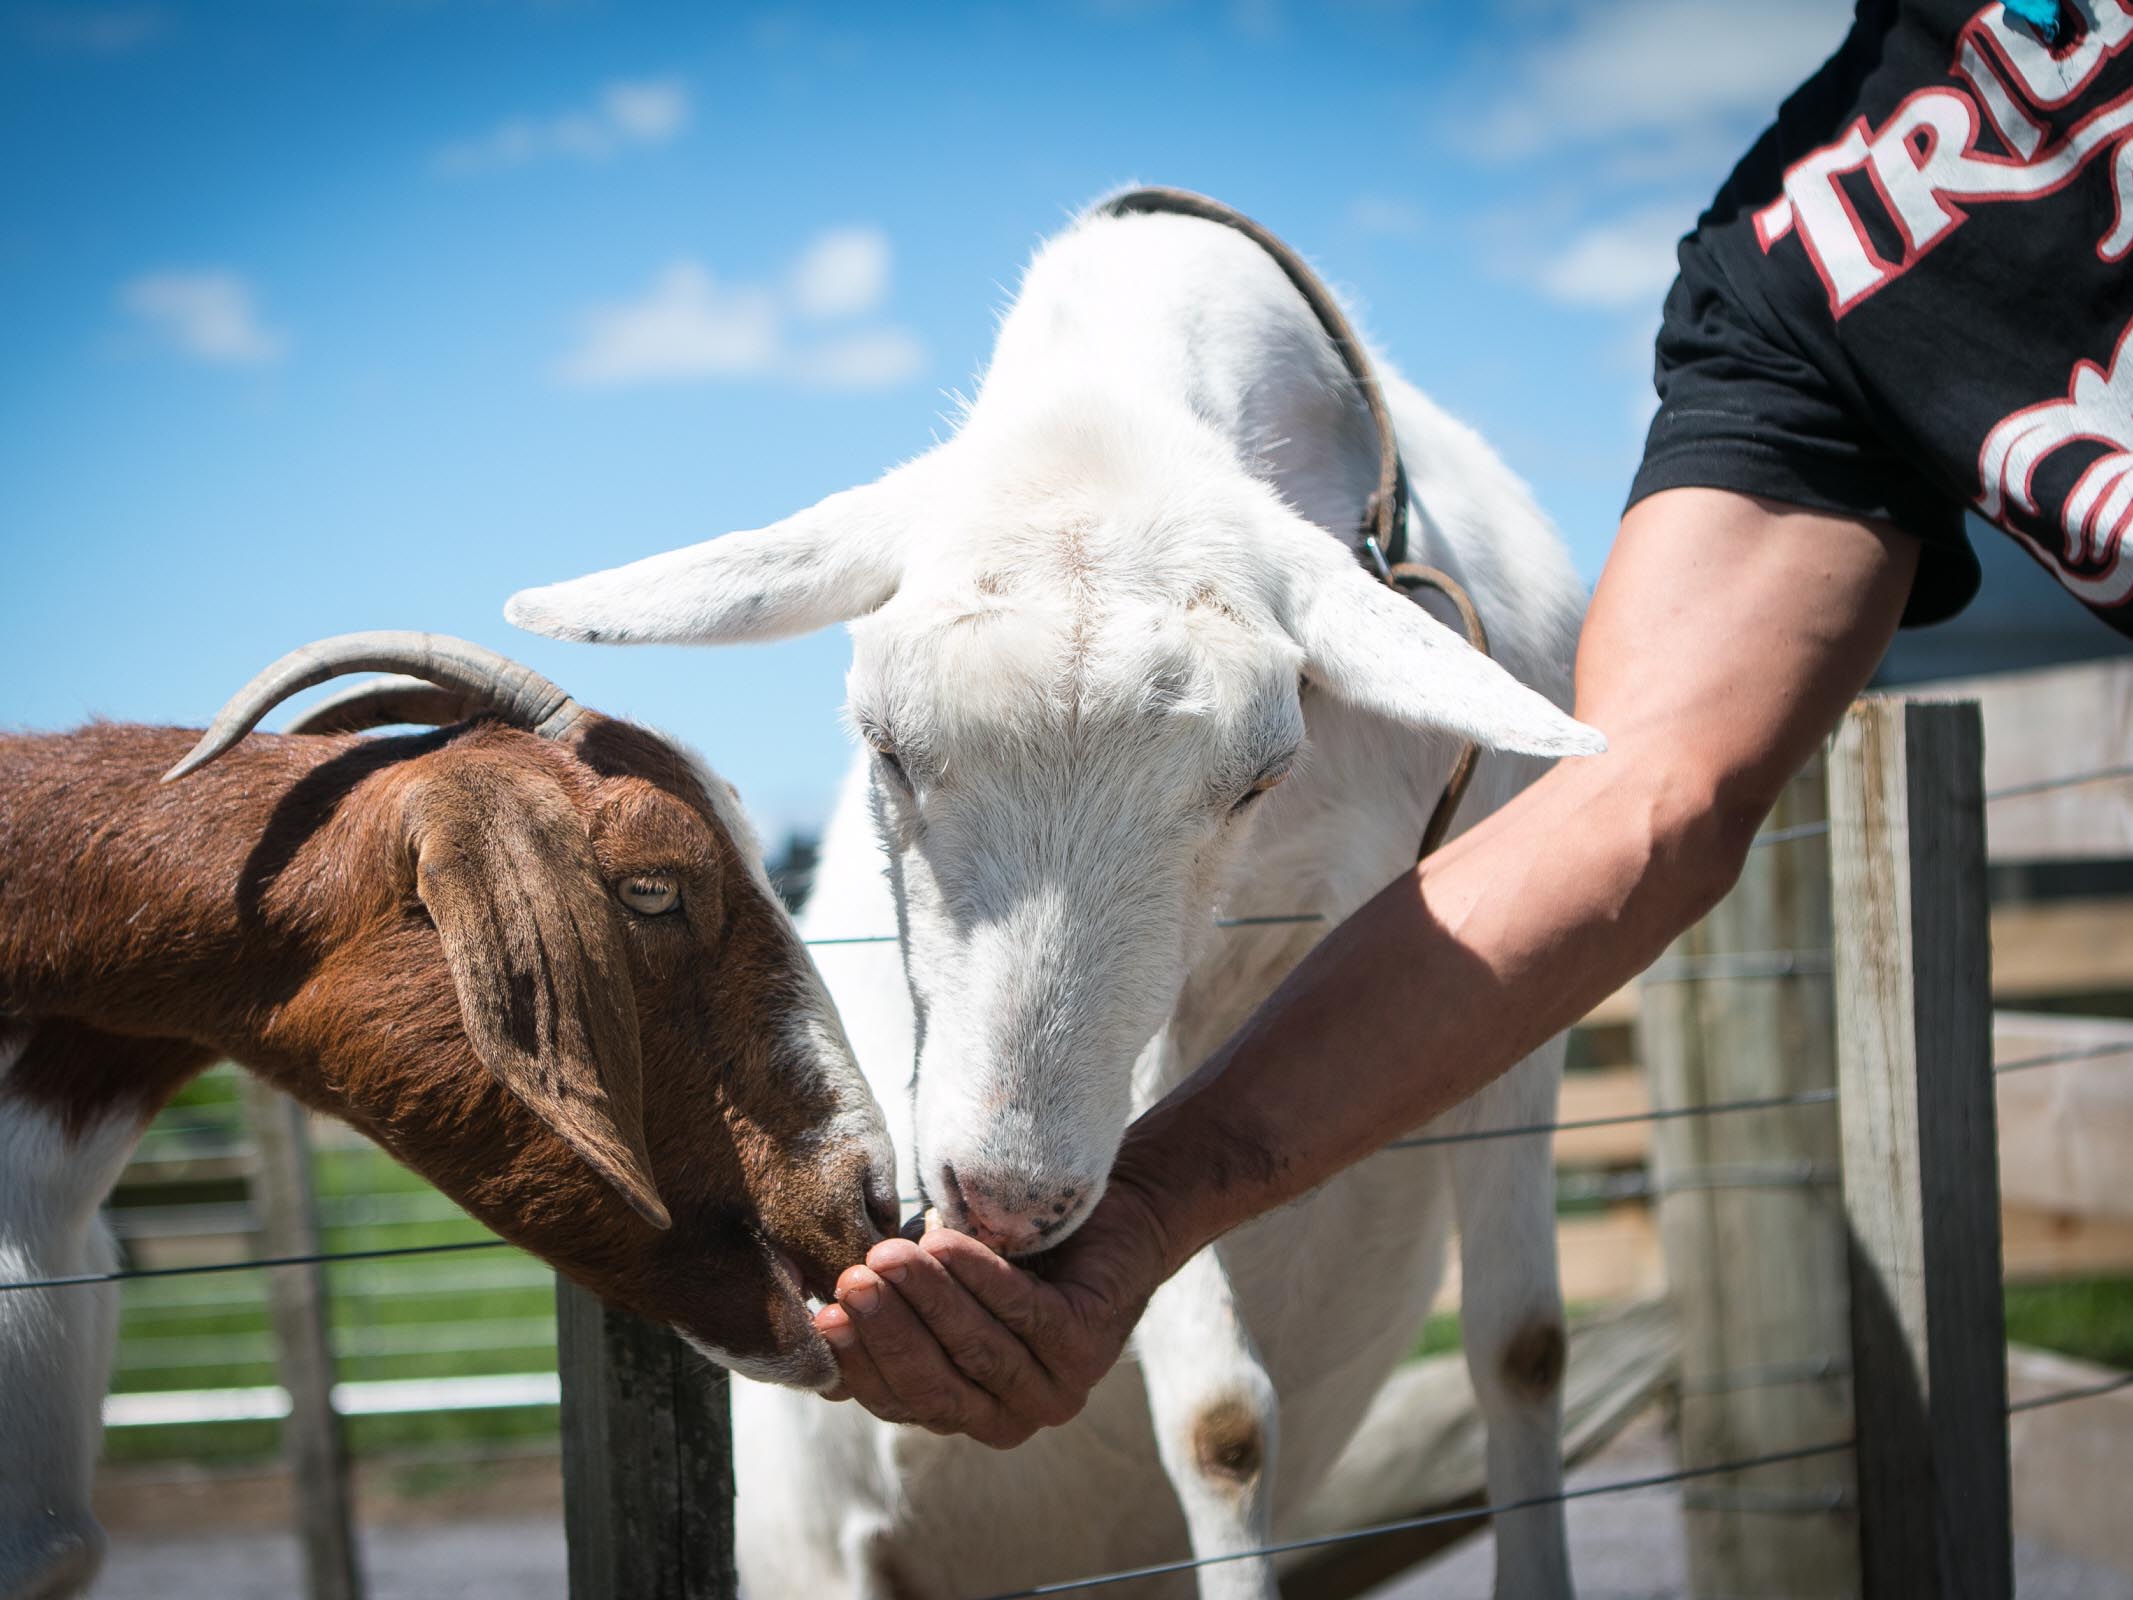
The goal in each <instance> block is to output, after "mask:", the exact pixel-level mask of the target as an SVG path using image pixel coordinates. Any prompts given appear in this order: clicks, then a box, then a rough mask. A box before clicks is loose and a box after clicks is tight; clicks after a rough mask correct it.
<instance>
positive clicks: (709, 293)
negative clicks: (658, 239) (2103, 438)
mask: <svg viewBox="0 0 2133 1600" xmlns="http://www.w3.org/2000/svg"><path fill="white" fill-rule="evenodd" d="M891 254H892V252H891V249H890V246H889V241H888V238H887V236H886V235H884V234H883V233H882V232H881V231H880V230H879V229H876V228H866V227H852V228H837V229H832V230H829V231H827V232H824V233H821V234H818V235H816V236H815V238H813V239H812V240H810V241H809V242H808V244H807V246H806V247H805V248H804V249H803V250H802V251H801V252H800V254H799V256H798V257H797V258H796V259H795V260H794V262H793V264H792V266H791V267H790V268H789V269H788V270H787V271H786V272H785V273H784V274H783V276H782V278H781V279H780V280H779V283H778V286H777V287H770V286H766V285H763V284H745V283H741V284H727V283H721V282H719V281H718V280H717V279H716V278H714V277H713V276H712V274H711V272H710V270H709V269H708V268H707V267H705V266H703V265H702V264H701V263H699V262H695V261H677V262H674V263H673V264H671V265H670V266H668V267H667V268H666V269H665V270H664V271H662V272H661V273H660V274H659V275H658V277H656V278H655V279H654V280H653V282H652V285H651V288H650V289H649V290H648V291H646V293H644V294H643V295H642V296H640V297H638V298H637V299H634V300H627V301H621V302H617V303H614V304H610V305H603V306H595V307H594V308H592V309H591V310H590V311H588V312H587V313H586V314H585V317H584V326H583V330H582V333H581V335H580V338H579V341H578V345H577V348H576V349H575V350H573V351H572V352H571V353H570V354H569V355H568V356H566V357H565V358H564V360H563V361H562V363H561V364H560V365H559V367H558V368H557V374H558V376H559V377H560V378H561V379H562V380H563V381H564V382H565V383H569V384H573V385H576V386H578V387H581V388H609V389H612V388H623V387H628V386H633V385H638V384H647V383H661V382H707V381H715V380H719V379H727V380H731V379H744V378H758V379H766V380H772V381H779V382H785V383H792V384H798V385H801V386H803V387H807V388H821V389H882V388H889V387H892V386H894V385H896V384H900V383H908V382H909V381H911V380H912V379H913V378H915V377H917V376H918V375H919V374H920V373H921V372H923V371H924V370H925V365H926V347H925V345H924V344H923V343H922V342H921V341H920V339H919V338H918V336H917V335H916V334H915V333H913V332H911V331H910V330H909V329H908V328H903V327H900V326H896V325H893V324H880V325H875V326H871V327H861V328H859V329H856V330H855V331H853V332H851V333H848V334H845V335H842V336H840V337H837V338H833V339H829V340H826V341H815V342H803V343H797V344H796V343H794V342H793V341H792V340H791V339H790V337H789V327H788V325H789V324H790V323H792V322H794V321H803V322H804V321H813V320H820V319H823V318H828V317H856V316H862V315H864V314H866V313H868V312H871V311H874V310H877V309H879V307H880V305H881V303H882V301H883V299H884V298H885V296H886V294H887V289H888V281H889V266H890V259H891Z"/></svg>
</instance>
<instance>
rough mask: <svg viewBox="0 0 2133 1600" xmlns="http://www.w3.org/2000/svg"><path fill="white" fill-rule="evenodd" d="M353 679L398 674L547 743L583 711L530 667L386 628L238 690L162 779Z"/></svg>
mask: <svg viewBox="0 0 2133 1600" xmlns="http://www.w3.org/2000/svg"><path fill="white" fill-rule="evenodd" d="M351 672H394V673H404V674H406V675H407V676H408V677H411V678H419V679H421V680H422V682H424V683H427V684H434V685H435V686H436V687H438V688H440V689H445V690H449V691H451V692H453V693H456V694H459V695H462V696H464V697H465V699H466V701H467V703H468V704H469V705H470V706H471V707H472V708H473V709H475V710H479V711H493V712H495V713H496V714H497V715H498V716H500V717H502V718H503V719H504V720H505V721H506V722H510V723H513V724H515V725H516V726H518V727H522V728H528V729H531V730H532V731H533V732H534V733H537V734H539V735H540V736H541V737H542V738H544V739H557V738H561V737H562V736H563V735H564V734H565V733H567V732H569V731H570V728H571V726H572V725H573V724H574V723H576V722H577V720H578V719H579V718H580V717H582V716H583V715H584V714H585V708H584V707H583V706H581V705H579V704H578V703H577V701H575V700H573V699H571V698H570V696H569V695H567V694H565V693H564V692H563V691H562V690H561V689H558V688H557V687H556V686H555V685H554V684H552V683H550V682H549V681H548V680H547V679H546V678H544V677H542V676H541V675H540V674H539V673H538V672H535V671H533V670H532V668H530V667H522V666H520V665H519V664H518V663H517V662H516V661H513V660H511V659H510V658H509V657H507V656H500V655H498V654H497V653H496V652H495V651H494V650H490V649H486V648H484V647H483V646H481V645H478V644H470V643H468V642H467V641H466V640H464V639H454V638H452V637H451V636H450V635H448V634H441V633H411V632H404V631H397V630H387V629H380V630H374V631H371V632H367V633H344V634H340V635H338V636H337V637H335V638H331V639H321V640H319V641H318V642H317V643H315V644H307V645H304V646H302V647H301V648H300V649H296V650H291V651H290V652H289V653H288V654H287V655H285V656H283V657H282V658H281V659H280V660H279V661H277V662H275V663H274V664H273V665H272V666H270V667H268V668H267V669H266V670H265V671H264V672H262V673H260V674H259V676H257V677H256V678H254V679H253V680H252V681H251V682H250V683H248V684H246V685H245V686H244V687H243V688H242V689H239V690H238V691H237V693H236V694H235V695H233V696H232V697H231V699H230V702H229V704H228V705H226V706H224V707H223V708H222V710H221V711H220V712H218V713H217V714H216V716H215V720H214V721H213V722H212V723H210V724H209V725H208V730H207V732H206V733H204V734H202V735H201V736H200V742H199V743H198V744H196V745H194V746H193V748H192V749H191V750H190V751H189V752H188V753H187V754H186V756H185V759H184V760H182V761H180V762H179V763H178V764H177V765H176V766H174V767H172V768H171V769H170V770H169V771H168V772H166V773H164V774H163V781H164V782H165V783H168V782H170V781H171V780H172V779H173V778H182V777H184V776H185V775H186V774H187V773H188V772H195V771H197V770H199V769H200V768H201V767H204V766H205V765H207V763H208V762H210V761H212V760H214V759H215V758H216V757H217V756H219V755H221V754H222V753H223V752H224V751H225V750H227V749H229V748H230V746H231V745H233V744H235V743H236V742H237V741H238V740H239V739H242V738H243V737H244V736H245V735H246V734H248V733H250V732H251V731H252V729H253V728H254V727H255V726H257V725H258V722H259V719H260V718H261V717H264V716H265V715H266V714H267V713H268V712H269V711H272V710H273V709H274V708H275V707H276V706H278V705H280V704H281V703H282V701H284V700H286V699H288V698H289V696H291V695H292V694H297V693H300V692H301V691H303V690H305V689H309V688H312V687H313V686H315V685H317V684H321V683H324V682H326V681H327V680H328V679H329V678H339V677H343V676H345V675H347V674H348V673H351Z"/></svg>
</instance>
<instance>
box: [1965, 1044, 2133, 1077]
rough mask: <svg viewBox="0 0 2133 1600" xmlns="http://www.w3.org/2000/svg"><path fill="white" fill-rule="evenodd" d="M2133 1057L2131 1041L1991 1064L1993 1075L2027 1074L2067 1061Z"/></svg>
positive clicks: (2087, 1046) (2051, 1052) (2056, 1051)
mask: <svg viewBox="0 0 2133 1600" xmlns="http://www.w3.org/2000/svg"><path fill="white" fill-rule="evenodd" d="M2123 1055H2133V1040H2127V1041H2125V1042H2124V1043H2121V1044H2087V1045H2081V1046H2078V1047H2076V1048H2073V1049H2068V1050H2053V1051H2050V1052H2048V1053H2047V1054H2044V1055H2041V1056H2023V1057H2022V1058H2021V1059H2019V1060H2016V1061H1998V1062H1994V1063H1993V1068H1992V1070H1993V1071H1994V1072H1995V1073H2002V1072H2027V1071H2029V1070H2030V1068H2032V1067H2056V1066H2061V1065H2063V1064H2065V1063H2066V1062H2069V1061H2101V1060H2103V1059H2104V1058H2105V1057H2107V1056H2123Z"/></svg>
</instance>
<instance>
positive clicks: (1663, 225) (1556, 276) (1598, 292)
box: [1534, 205, 1696, 311]
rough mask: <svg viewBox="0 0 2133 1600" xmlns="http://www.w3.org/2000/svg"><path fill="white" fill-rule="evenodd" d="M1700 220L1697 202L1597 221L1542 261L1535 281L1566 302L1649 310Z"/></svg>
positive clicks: (1606, 308)
mask: <svg viewBox="0 0 2133 1600" xmlns="http://www.w3.org/2000/svg"><path fill="white" fill-rule="evenodd" d="M1695 218H1696V208H1695V207H1694V206H1693V205H1688V206H1656V207H1653V208H1651V209H1649V210H1644V211H1638V212H1635V213H1633V214H1631V215H1629V216H1625V217H1618V218H1615V219H1614V220H1612V221H1608V222H1602V223H1596V224H1594V225H1593V226H1591V227H1589V228H1586V229H1584V230H1583V231H1582V232H1580V233H1578V234H1576V235H1575V236H1574V237H1572V239H1571V240H1570V242H1569V244H1568V245H1566V246H1565V247H1564V249H1563V251H1562V253H1561V254H1560V255H1557V256H1555V257H1554V258H1553V259H1551V260H1548V261H1545V262H1543V263H1541V264H1540V266H1539V268H1538V269H1537V270H1536V271H1535V273H1534V282H1535V283H1536V284H1537V285H1538V287H1539V288H1540V289H1541V290H1542V292H1543V293H1545V294H1546V295H1547V296H1548V297H1549V298H1550V299H1552V300H1560V301H1562V302H1563V303H1564V304H1566V305H1575V306H1597V307H1600V308H1602V309H1605V310H1610V311H1618V310H1629V309H1632V308H1636V309H1644V310H1648V309H1650V308H1651V307H1654V306H1656V305H1657V304H1658V303H1659V300H1660V297H1661V296H1662V295H1664V294H1665V293H1666V288H1667V285H1668V284H1670V283H1672V282H1673V281H1674V271H1675V262H1674V246H1675V243H1676V242H1677V241H1678V240H1679V239H1680V238H1681V236H1682V235H1683V234H1684V233H1686V232H1688V231H1689V228H1690V226H1691V225H1692V224H1693V223H1694V221H1695Z"/></svg>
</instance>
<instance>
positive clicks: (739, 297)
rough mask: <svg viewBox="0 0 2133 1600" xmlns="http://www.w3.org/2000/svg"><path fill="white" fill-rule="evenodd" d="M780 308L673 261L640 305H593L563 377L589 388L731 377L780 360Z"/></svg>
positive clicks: (765, 296) (763, 297) (757, 292)
mask: <svg viewBox="0 0 2133 1600" xmlns="http://www.w3.org/2000/svg"><path fill="white" fill-rule="evenodd" d="M778 335H779V330H778V306H777V301H776V300H775V299H774V298H773V297H772V296H770V295H769V294H766V293H765V292H763V291H762V290H761V289H724V288H721V287H720V286H719V285H718V284H717V283H716V282H714V281H713V279H712V277H711V274H710V273H709V272H708V271H706V270H705V269H704V268H703V267H701V266H699V265H698V264H697V263H695V262H693V261H677V262H675V263H674V264H673V265H672V266H670V267H668V268H667V269H666V270H665V271H664V272H662V273H660V275H659V277H658V278H657V279H656V280H655V281H654V282H653V284H652V288H651V292H650V293H648V294H646V295H645V296H643V297H642V298H641V299H637V300H630V301H624V302H622V303H621V304H619V305H607V306H596V307H594V308H593V310H591V311H590V312H588V313H587V314H586V317H585V336H584V339H583V341H582V342H581V343H580V344H579V346H578V349H577V352H576V354H574V355H572V356H571V357H570V358H569V359H567V360H566V361H565V362H564V363H563V368H562V372H563V376H564V378H565V379H566V380H568V381H569V382H571V383H576V384H583V385H586V386H588V387H612V386H615V385H619V384H632V383H656V382H659V381H662V380H671V379H677V378H732V377H745V376H747V375H749V374H751V373H759V372H766V371H768V370H769V369H770V368H771V367H772V366H773V365H775V364H776V362H777V359H778V342H779V341H778Z"/></svg>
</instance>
